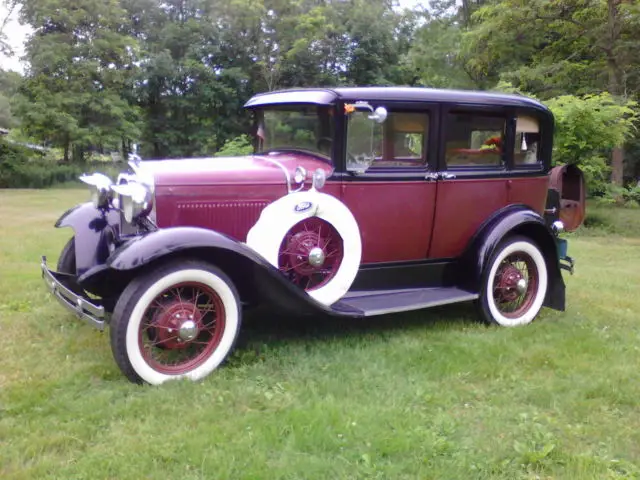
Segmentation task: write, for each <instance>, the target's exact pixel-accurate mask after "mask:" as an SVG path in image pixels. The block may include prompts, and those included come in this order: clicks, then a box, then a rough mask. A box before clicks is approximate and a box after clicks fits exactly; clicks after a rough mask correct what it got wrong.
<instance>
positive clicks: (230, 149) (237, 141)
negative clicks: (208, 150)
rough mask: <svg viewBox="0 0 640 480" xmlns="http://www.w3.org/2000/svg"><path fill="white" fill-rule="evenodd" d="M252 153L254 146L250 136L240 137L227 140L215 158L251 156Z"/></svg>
mask: <svg viewBox="0 0 640 480" xmlns="http://www.w3.org/2000/svg"><path fill="white" fill-rule="evenodd" d="M252 153H253V146H252V145H251V138H250V137H249V136H248V135H240V136H239V137H236V138H232V139H231V140H227V141H226V142H225V144H224V145H223V146H222V148H221V149H220V150H219V151H218V152H217V153H216V154H215V155H214V156H216V157H235V156H240V155H251V154H252Z"/></svg>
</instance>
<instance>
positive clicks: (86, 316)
mask: <svg viewBox="0 0 640 480" xmlns="http://www.w3.org/2000/svg"><path fill="white" fill-rule="evenodd" d="M40 269H41V270H42V278H43V279H44V283H45V285H46V286H47V288H48V289H49V291H50V292H51V294H52V295H53V296H54V297H55V298H56V299H57V300H58V301H59V302H60V304H61V305H62V306H63V307H65V308H66V309H67V310H69V311H70V312H71V313H73V314H74V315H75V316H76V317H78V318H80V319H81V320H84V321H85V322H87V323H89V324H90V325H92V326H93V327H95V328H97V329H98V330H104V326H105V311H104V307H103V306H101V305H94V304H93V303H91V302H90V301H89V300H87V299H86V298H85V297H83V296H81V295H78V294H77V293H75V292H72V291H71V290H69V289H68V288H67V287H65V286H64V285H63V284H62V283H61V282H60V280H58V279H57V278H56V277H55V276H54V274H53V273H52V272H51V270H49V268H47V257H45V256H43V257H42V262H41V263H40Z"/></svg>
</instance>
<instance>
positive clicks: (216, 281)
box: [125, 269, 240, 385]
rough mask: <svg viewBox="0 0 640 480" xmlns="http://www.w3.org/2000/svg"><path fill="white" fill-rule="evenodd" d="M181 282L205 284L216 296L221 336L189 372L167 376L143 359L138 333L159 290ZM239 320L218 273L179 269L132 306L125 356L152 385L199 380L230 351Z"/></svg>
mask: <svg viewBox="0 0 640 480" xmlns="http://www.w3.org/2000/svg"><path fill="white" fill-rule="evenodd" d="M183 282H197V283H202V284H205V285H207V286H208V287H210V288H211V289H213V290H214V291H215V292H216V293H217V294H218V295H219V297H220V299H221V301H222V304H223V306H224V312H225V319H224V331H223V332H222V338H221V339H220V342H219V343H218V346H217V347H216V349H215V350H214V351H213V353H212V354H211V356H210V357H209V358H207V359H206V360H205V361H204V362H203V363H201V364H200V365H198V366H197V367H196V368H194V369H193V370H191V371H190V372H187V373H184V374H179V375H168V374H165V373H161V372H158V371H156V370H154V368H153V367H151V366H150V365H149V364H148V363H147V362H146V361H145V359H144V356H143V355H142V352H141V351H140V345H139V342H138V335H139V330H140V323H141V322H142V319H143V316H144V314H145V311H146V310H147V308H148V307H149V305H150V304H151V302H153V300H154V299H155V298H156V297H157V296H158V295H160V294H161V293H162V292H164V291H166V290H167V289H169V288H171V286H172V285H176V284H179V283H183ZM239 320H240V317H239V314H238V301H237V299H236V296H235V294H234V292H233V290H232V289H231V288H230V287H229V285H228V284H227V282H225V281H224V280H223V279H222V278H220V277H219V276H218V275H216V274H214V273H212V272H209V271H206V270H200V269H185V270H179V271H177V272H173V273H170V274H168V275H166V276H164V277H162V278H160V279H159V280H157V281H156V282H155V283H153V284H152V285H151V286H149V288H147V290H146V291H145V292H144V293H143V294H142V295H141V296H140V299H139V300H138V301H137V302H136V304H135V306H134V307H133V310H132V311H131V315H130V316H129V321H128V323H127V332H126V337H125V338H126V350H127V357H128V359H129V362H130V363H131V366H132V367H133V369H134V370H135V372H136V373H137V374H138V376H139V377H140V378H141V379H142V380H144V381H145V382H147V383H150V384H152V385H159V384H161V383H164V382H166V381H167V380H174V379H180V378H188V379H190V380H200V379H202V378H204V377H205V376H207V375H208V374H210V373H211V372H212V371H213V370H215V369H216V367H217V366H218V365H220V363H222V361H223V360H224V359H225V358H226V356H227V355H228V354H229V351H230V350H231V348H232V347H233V343H234V340H235V338H236V334H237V331H238V328H239V324H240V322H239Z"/></svg>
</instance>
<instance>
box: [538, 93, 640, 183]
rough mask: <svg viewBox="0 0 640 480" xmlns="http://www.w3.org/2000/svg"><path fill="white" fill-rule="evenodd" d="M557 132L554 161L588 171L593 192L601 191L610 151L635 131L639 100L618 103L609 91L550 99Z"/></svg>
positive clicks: (606, 177) (607, 173)
mask: <svg viewBox="0 0 640 480" xmlns="http://www.w3.org/2000/svg"><path fill="white" fill-rule="evenodd" d="M546 104H547V106H548V107H549V108H550V109H551V111H552V112H553V114H554V117H555V121H556V132H555V138H554V150H553V155H554V161H555V162H556V163H560V164H566V163H573V164H576V165H579V166H580V167H581V168H582V169H583V171H584V172H585V175H586V178H587V183H588V186H589V190H590V192H591V193H592V194H593V193H599V192H601V191H603V189H604V188H605V185H606V184H608V183H609V172H610V166H609V165H608V164H607V158H606V155H607V153H608V152H609V151H610V150H611V149H612V148H614V147H616V146H617V145H622V144H623V143H624V141H625V140H626V139H628V138H630V137H631V135H632V134H634V133H636V129H635V125H634V122H636V121H637V119H638V109H637V103H636V102H633V101H626V102H618V101H616V100H615V99H614V98H613V97H611V95H609V94H608V93H601V94H599V95H585V96H584V97H576V96H572V95H563V96H561V97H557V98H552V99H549V100H548V101H547V102H546Z"/></svg>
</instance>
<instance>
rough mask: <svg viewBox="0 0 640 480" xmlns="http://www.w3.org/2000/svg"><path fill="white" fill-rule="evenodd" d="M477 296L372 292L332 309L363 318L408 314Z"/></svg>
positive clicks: (353, 295)
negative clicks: (397, 313) (400, 313)
mask: <svg viewBox="0 0 640 480" xmlns="http://www.w3.org/2000/svg"><path fill="white" fill-rule="evenodd" d="M478 297H479V295H478V294H477V293H472V292H468V291H466V290H461V289H459V288H456V287H437V288H411V289H401V290H369V291H355V292H349V293H347V294H346V295H345V296H344V297H343V298H342V299H341V300H340V301H339V302H337V303H335V304H334V305H332V308H333V309H334V310H335V311H337V312H341V313H342V312H344V313H347V312H349V313H350V314H352V315H353V314H359V315H358V316H360V315H362V316H364V317H371V316H374V315H384V314H387V313H396V312H407V311H410V310H419V309H422V308H429V307H436V306H439V305H447V304H449V303H459V302H467V301H470V300H475V299H476V298H478Z"/></svg>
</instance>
